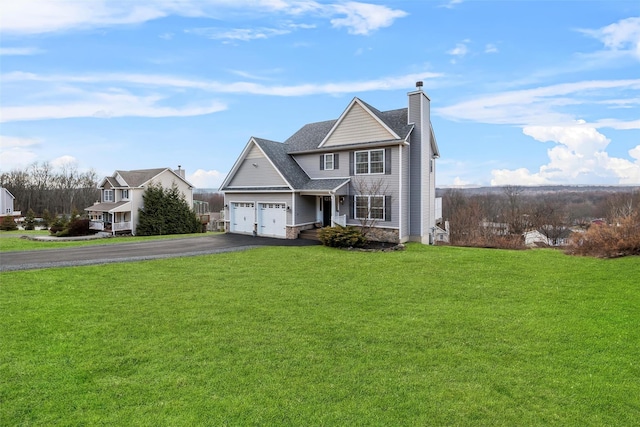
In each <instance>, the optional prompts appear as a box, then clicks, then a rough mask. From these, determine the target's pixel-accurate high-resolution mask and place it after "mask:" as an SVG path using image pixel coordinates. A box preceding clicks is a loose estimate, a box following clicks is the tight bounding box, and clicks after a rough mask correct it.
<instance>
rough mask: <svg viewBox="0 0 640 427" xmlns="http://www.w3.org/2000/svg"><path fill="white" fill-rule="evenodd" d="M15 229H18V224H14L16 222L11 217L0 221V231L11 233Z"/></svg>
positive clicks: (5, 217) (4, 217)
mask: <svg viewBox="0 0 640 427" xmlns="http://www.w3.org/2000/svg"><path fill="white" fill-rule="evenodd" d="M17 229H18V224H16V221H15V220H14V219H13V217H12V216H3V217H2V221H0V230H3V231H12V230H17Z"/></svg>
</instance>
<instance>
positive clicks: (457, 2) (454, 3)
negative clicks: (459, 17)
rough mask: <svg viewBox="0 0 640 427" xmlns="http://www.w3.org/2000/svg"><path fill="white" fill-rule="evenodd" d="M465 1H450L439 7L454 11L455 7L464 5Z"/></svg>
mask: <svg viewBox="0 0 640 427" xmlns="http://www.w3.org/2000/svg"><path fill="white" fill-rule="evenodd" d="M462 1H463V0H449V1H448V2H447V3H445V4H441V5H440V6H438V7H445V8H447V9H453V8H454V7H455V5H457V4H460V3H462Z"/></svg>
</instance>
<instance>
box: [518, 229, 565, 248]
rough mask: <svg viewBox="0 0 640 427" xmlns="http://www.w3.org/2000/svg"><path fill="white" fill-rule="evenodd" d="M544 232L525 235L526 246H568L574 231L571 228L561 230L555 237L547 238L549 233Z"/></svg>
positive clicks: (532, 231) (535, 231)
mask: <svg viewBox="0 0 640 427" xmlns="http://www.w3.org/2000/svg"><path fill="white" fill-rule="evenodd" d="M543 231H544V230H529V231H527V232H525V233H524V244H525V245H526V246H536V245H539V244H542V245H545V246H566V245H567V244H569V238H570V237H571V234H572V233H573V231H572V230H571V229H569V228H563V229H562V230H559V232H557V233H553V234H555V236H553V237H549V236H547V234H549V233H544V232H543Z"/></svg>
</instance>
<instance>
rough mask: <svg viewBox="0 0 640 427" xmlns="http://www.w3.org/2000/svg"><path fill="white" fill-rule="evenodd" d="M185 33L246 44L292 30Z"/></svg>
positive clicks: (201, 30)
mask: <svg viewBox="0 0 640 427" xmlns="http://www.w3.org/2000/svg"><path fill="white" fill-rule="evenodd" d="M185 32H186V33H192V34H197V35H201V36H204V37H206V38H209V39H212V40H239V41H244V42H246V41H250V40H258V39H268V38H271V37H275V36H281V35H284V34H289V33H290V32H291V30H286V29H277V28H234V29H225V28H193V29H190V30H185Z"/></svg>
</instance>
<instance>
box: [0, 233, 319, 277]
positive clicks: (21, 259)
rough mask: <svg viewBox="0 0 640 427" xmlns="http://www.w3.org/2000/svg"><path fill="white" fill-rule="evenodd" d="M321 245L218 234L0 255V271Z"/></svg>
mask: <svg viewBox="0 0 640 427" xmlns="http://www.w3.org/2000/svg"><path fill="white" fill-rule="evenodd" d="M318 244H319V242H317V241H313V240H305V239H295V240H285V239H270V238H266V237H252V236H244V235H239V234H217V235H213V236H203V237H189V238H178V239H166V240H153V241H149V242H136V243H121V244H104V245H100V244H97V245H95V246H83V247H74V248H62V249H42V250H37V251H19V252H2V253H0V271H15V270H32V269H39V268H51V267H70V266H79V265H92V264H108V263H114V262H130V261H141V260H149V259H159V258H176V257H185V256H195V255H207V254H214V253H220V252H233V251H241V250H246V249H251V248H255V247H259V246H311V245H318Z"/></svg>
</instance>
